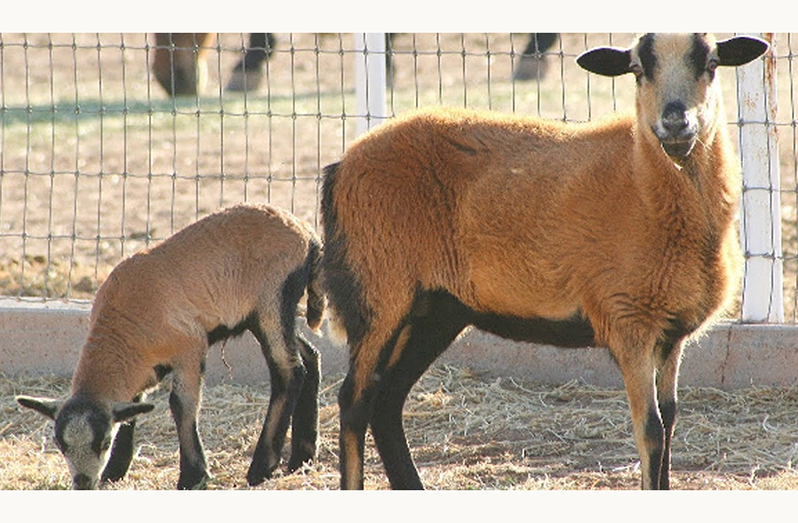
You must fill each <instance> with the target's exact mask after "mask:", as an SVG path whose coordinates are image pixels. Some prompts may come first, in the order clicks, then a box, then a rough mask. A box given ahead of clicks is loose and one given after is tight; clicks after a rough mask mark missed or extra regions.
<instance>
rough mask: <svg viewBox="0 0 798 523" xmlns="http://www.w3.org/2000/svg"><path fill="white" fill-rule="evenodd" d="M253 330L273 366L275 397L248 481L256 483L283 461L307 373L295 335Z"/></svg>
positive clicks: (270, 406) (248, 473)
mask: <svg viewBox="0 0 798 523" xmlns="http://www.w3.org/2000/svg"><path fill="white" fill-rule="evenodd" d="M294 310H295V309H294ZM282 321H283V322H284V323H286V322H287V323H288V324H287V325H285V326H284V328H285V329H289V328H291V329H293V327H294V322H295V317H294V315H293V314H291V317H290V318H287V317H286V316H285V315H284V317H283V320H282ZM267 324H268V322H267ZM253 333H254V334H255V337H256V338H257V339H258V341H259V342H260V345H261V349H262V351H263V355H264V356H265V357H266V362H267V363H268V366H269V372H270V375H271V397H270V399H269V408H268V410H267V412H266V419H265V420H264V422H263V429H262V430H261V433H260V437H259V438H258V443H257V445H256V447H255V454H254V455H253V456H252V463H251V464H250V466H249V471H247V482H248V483H249V485H252V486H254V485H259V484H260V483H262V482H263V480H265V479H268V478H270V477H271V476H272V473H273V472H274V470H275V469H276V468H277V466H278V465H279V464H280V454H281V452H282V448H283V444H284V443H285V435H286V432H287V431H288V425H289V423H290V421H291V415H292V414H293V413H294V409H295V407H296V405H297V401H298V399H299V397H300V395H301V393H302V387H303V383H304V382H305V377H306V374H307V371H306V369H305V366H304V365H303V363H302V358H301V357H300V356H299V354H298V353H297V352H298V351H297V350H296V349H295V344H296V342H295V339H294V338H292V336H293V334H291V335H290V336H289V335H287V334H286V335H281V336H272V338H271V339H269V338H267V336H266V335H265V333H264V329H262V328H256V329H254V330H253Z"/></svg>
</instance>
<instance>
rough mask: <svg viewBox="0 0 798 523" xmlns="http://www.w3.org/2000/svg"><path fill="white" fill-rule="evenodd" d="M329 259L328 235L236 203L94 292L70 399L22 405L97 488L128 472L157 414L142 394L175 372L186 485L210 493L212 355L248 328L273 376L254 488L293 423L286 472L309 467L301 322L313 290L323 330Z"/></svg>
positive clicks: (314, 366)
mask: <svg viewBox="0 0 798 523" xmlns="http://www.w3.org/2000/svg"><path fill="white" fill-rule="evenodd" d="M320 258H321V246H320V243H319V240H318V238H317V237H316V235H315V233H314V232H313V231H312V229H311V228H310V226H308V225H307V224H305V223H303V222H301V221H300V220H298V219H297V218H295V217H294V216H292V215H291V214H289V213H287V212H285V211H281V210H278V209H276V208H273V207H268V206H257V205H238V206H235V207H232V208H229V209H226V210H223V211H221V212H218V213H216V214H212V215H210V216H208V217H206V218H204V219H202V220H199V221H198V222H196V223H194V224H192V225H190V226H188V227H186V228H185V229H183V230H181V231H180V232H178V233H176V234H174V235H173V236H172V237H171V238H169V239H167V240H165V241H164V242H163V243H161V244H160V245H158V246H156V247H154V248H152V249H149V250H147V251H144V252H141V253H138V254H135V255H133V256H131V257H130V258H129V259H127V260H125V261H123V262H122V263H120V264H119V265H118V266H117V267H116V268H115V269H114V270H113V271H112V272H111V274H110V276H109V277H108V279H107V280H106V281H105V283H103V285H102V286H101V287H100V289H99V290H98V292H97V296H96V297H95V300H94V305H93V307H92V311H91V328H90V332H89V337H88V340H87V341H86V344H85V345H84V346H83V349H82V351H81V355H80V360H79V362H78V366H77V369H76V370H75V374H74V376H73V379H72V393H71V396H70V398H69V399H68V400H66V401H57V400H50V399H43V398H31V397H27V396H20V397H18V398H17V401H18V402H19V403H20V404H21V405H23V406H25V407H29V408H32V409H35V410H36V411H38V412H40V413H42V414H44V415H46V416H47V417H49V418H52V419H54V420H55V441H56V443H57V444H58V447H59V448H60V449H61V452H63V454H64V457H65V458H66V461H67V464H68V466H69V469H70V473H71V475H72V482H73V487H74V488H76V489H91V488H95V487H96V486H97V484H98V482H99V480H100V472H102V479H103V480H109V481H114V480H118V479H120V478H122V477H123V476H124V475H125V474H126V472H127V470H128V467H129V466H130V461H131V459H132V456H133V430H134V418H135V417H136V416H137V415H138V414H141V413H145V412H149V411H150V410H152V409H153V405H151V404H147V403H142V400H143V399H144V394H145V393H146V391H147V390H149V389H151V388H153V387H154V386H156V385H157V384H158V383H159V382H160V381H161V379H162V378H163V377H164V376H165V375H166V374H168V373H169V372H170V371H171V372H173V381H172V391H171V395H170V397H169V406H170V408H171V411H172V415H173V417H174V420H175V423H176V425H177V435H178V439H179V442H180V480H179V482H178V484H177V487H178V488H179V489H189V488H198V487H202V486H203V485H204V483H205V482H206V480H207V479H208V478H209V475H208V472H207V468H208V467H207V464H206V461H205V453H204V451H203V448H202V443H201V442H200V437H199V432H198V428H197V423H198V421H197V420H198V412H199V406H200V392H201V386H202V375H203V372H204V367H205V357H206V354H207V351H208V347H209V346H210V345H212V344H213V343H215V342H217V341H220V340H224V339H226V338H228V337H230V336H237V335H240V334H242V333H243V332H244V331H247V330H249V331H250V332H252V334H253V335H254V336H255V338H257V340H258V342H259V343H260V345H261V348H262V350H263V354H264V356H265V357H266V361H267V363H268V366H269V371H270V373H271V399H270V403H269V409H268V413H267V414H266V420H265V422H264V425H263V431H262V432H261V434H260V438H259V439H258V444H257V447H256V449H255V454H254V456H253V458H252V464H251V465H250V468H249V471H248V473H247V481H248V482H249V484H250V485H257V484H259V483H261V482H262V481H263V480H264V479H266V478H269V477H270V476H271V474H272V472H273V471H274V469H275V468H276V467H277V465H278V464H279V461H280V452H281V449H282V447H283V442H284V440H285V435H286V431H287V428H288V423H289V421H290V420H291V417H292V416H293V422H292V438H291V440H292V451H291V458H290V461H289V463H288V468H289V469H290V470H295V469H297V468H298V467H300V466H301V465H302V463H303V462H306V461H309V460H311V459H312V458H313V457H314V456H315V453H316V442H317V435H318V387H319V378H320V365H319V355H318V352H317V351H316V349H314V348H313V347H312V346H311V345H310V344H309V343H308V342H307V341H305V340H304V339H303V338H302V336H301V335H300V334H299V333H297V332H296V328H295V327H296V326H295V323H296V311H297V303H298V302H299V300H300V299H301V298H302V296H303V294H304V293H305V290H306V289H307V294H308V298H307V313H306V319H307V322H308V325H309V326H310V328H311V329H314V330H315V329H318V327H319V325H320V324H321V319H322V314H323V311H324V297H323V295H322V294H321V293H320V292H319V287H318V283H319V282H318V281H317V268H318V264H319V261H320ZM120 424H122V425H121V428H120ZM117 430H118V432H117ZM112 444H113V449H112V450H111V451H110V453H109V450H110V449H111V445H112Z"/></svg>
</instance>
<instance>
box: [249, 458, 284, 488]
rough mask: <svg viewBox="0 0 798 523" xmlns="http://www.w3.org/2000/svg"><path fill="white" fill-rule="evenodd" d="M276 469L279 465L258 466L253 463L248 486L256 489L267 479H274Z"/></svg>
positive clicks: (250, 467) (250, 468)
mask: <svg viewBox="0 0 798 523" xmlns="http://www.w3.org/2000/svg"><path fill="white" fill-rule="evenodd" d="M276 468H277V464H275V465H273V466H268V465H258V464H255V462H254V461H253V462H252V465H250V466H249V470H248V471H247V485H249V486H250V487H256V486H258V485H260V484H261V483H263V482H264V481H266V480H267V479H272V473H273V472H274V470H275V469H276Z"/></svg>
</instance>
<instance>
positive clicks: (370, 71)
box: [354, 33, 387, 135]
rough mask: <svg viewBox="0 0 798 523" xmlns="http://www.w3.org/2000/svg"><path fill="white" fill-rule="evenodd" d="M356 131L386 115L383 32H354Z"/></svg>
mask: <svg viewBox="0 0 798 523" xmlns="http://www.w3.org/2000/svg"><path fill="white" fill-rule="evenodd" d="M354 38H355V82H356V87H355V93H356V94H355V97H356V103H355V109H356V111H357V127H356V128H357V134H358V135H360V134H362V133H364V132H366V131H368V130H369V129H371V128H372V127H375V126H376V125H378V124H380V123H381V122H382V120H383V119H385V118H386V117H387V114H386V109H385V106H386V102H385V101H386V97H385V86H386V78H387V76H386V66H385V52H386V49H385V33H355V34H354Z"/></svg>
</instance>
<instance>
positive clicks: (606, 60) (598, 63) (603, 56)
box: [576, 47, 632, 76]
mask: <svg viewBox="0 0 798 523" xmlns="http://www.w3.org/2000/svg"><path fill="white" fill-rule="evenodd" d="M631 59H632V52H631V51H630V50H629V49H618V48H617V47H597V48H595V49H591V50H589V51H585V52H584V53H582V54H581V55H579V56H578V57H577V58H576V63H577V64H579V66H580V67H581V68H582V69H585V70H587V71H590V72H591V73H596V74H600V75H602V76H620V75H622V74H626V73H628V72H630V69H629V63H630V62H631Z"/></svg>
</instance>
